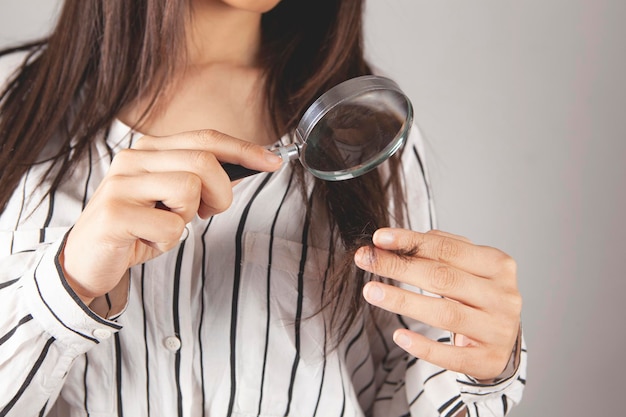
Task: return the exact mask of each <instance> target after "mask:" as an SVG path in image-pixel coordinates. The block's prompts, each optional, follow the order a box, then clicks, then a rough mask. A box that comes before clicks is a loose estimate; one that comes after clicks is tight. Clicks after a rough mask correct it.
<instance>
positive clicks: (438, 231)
mask: <svg viewBox="0 0 626 417" xmlns="http://www.w3.org/2000/svg"><path fill="white" fill-rule="evenodd" d="M426 233H430V234H433V235H438V236H442V237H451V238H453V239H456V240H460V241H462V242H465V243H472V241H471V240H470V239H468V238H466V237H465V236H461V235H455V234H454V233H449V232H444V231H443V230H438V229H432V230H429V231H428V232H426Z"/></svg>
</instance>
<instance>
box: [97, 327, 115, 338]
mask: <svg viewBox="0 0 626 417" xmlns="http://www.w3.org/2000/svg"><path fill="white" fill-rule="evenodd" d="M93 336H94V337H95V338H96V339H108V338H109V337H111V332H110V331H109V330H106V329H96V330H94V331H93Z"/></svg>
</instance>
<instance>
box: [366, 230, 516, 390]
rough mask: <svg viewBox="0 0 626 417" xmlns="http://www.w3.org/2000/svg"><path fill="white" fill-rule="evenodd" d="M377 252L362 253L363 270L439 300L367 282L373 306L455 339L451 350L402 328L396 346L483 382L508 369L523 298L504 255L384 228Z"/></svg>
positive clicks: (434, 235)
mask: <svg viewBox="0 0 626 417" xmlns="http://www.w3.org/2000/svg"><path fill="white" fill-rule="evenodd" d="M373 242H374V246H375V247H374V248H368V247H362V248H360V249H359V250H358V251H357V253H356V255H355V261H356V264H357V266H359V267H360V268H362V269H364V270H367V271H370V272H372V273H374V274H377V275H380V276H383V277H388V278H391V279H393V280H395V281H400V282H404V283H406V284H409V285H412V286H415V287H419V288H421V289H423V290H425V291H428V292H431V293H434V294H438V295H441V296H442V298H439V297H431V296H427V295H421V294H417V293H415V292H412V291H409V290H407V289H403V288H400V287H396V286H392V285H387V284H383V283H381V282H375V281H372V282H368V283H367V284H366V285H365V287H364V289H363V294H364V296H365V299H366V300H367V301H368V302H369V303H370V304H372V305H375V306H377V307H380V308H383V309H385V310H388V311H391V312H393V313H397V314H400V315H403V316H406V317H410V318H413V319H415V320H419V321H421V322H423V323H426V324H429V325H431V326H434V327H438V328H441V329H446V330H449V331H451V332H453V333H454V334H455V343H454V346H452V345H448V344H443V343H439V342H437V341H434V340H430V339H428V338H427V337H425V336H424V335H421V334H418V333H415V332H412V331H410V330H407V329H398V330H396V332H395V333H394V336H393V338H394V341H395V342H396V344H398V345H399V346H400V347H402V348H403V349H404V350H406V351H407V352H409V353H410V354H412V355H414V356H416V357H418V358H421V359H424V360H426V361H428V362H431V363H433V364H435V365H437V366H440V367H442V368H446V369H449V370H452V371H456V372H460V373H464V374H467V375H470V376H472V377H474V378H476V379H479V380H491V379H493V378H496V377H497V376H498V375H500V374H501V373H502V371H503V370H504V369H505V367H506V365H507V363H508V361H509V359H510V357H511V352H512V351H513V346H514V345H515V342H516V340H517V336H518V332H519V327H520V313H521V308H522V298H521V295H520V293H519V291H518V289H517V275H516V264H515V261H514V260H513V259H512V258H511V257H510V256H508V255H507V254H505V253H503V252H502V251H500V250H498V249H495V248H491V247H486V246H478V245H475V244H473V243H472V242H470V241H469V240H468V239H466V238H464V237H461V236H456V235H452V234H449V233H445V232H441V231H437V230H433V231H430V232H428V233H418V232H413V231H410V230H405V229H390V228H386V229H380V230H378V231H376V233H375V234H374V237H373Z"/></svg>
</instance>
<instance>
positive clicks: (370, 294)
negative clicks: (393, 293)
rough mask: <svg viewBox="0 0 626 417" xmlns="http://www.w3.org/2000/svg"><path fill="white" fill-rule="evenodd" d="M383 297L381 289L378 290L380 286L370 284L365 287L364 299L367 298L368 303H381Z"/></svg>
mask: <svg viewBox="0 0 626 417" xmlns="http://www.w3.org/2000/svg"><path fill="white" fill-rule="evenodd" d="M384 297H385V293H384V292H383V289H382V288H380V286H378V285H376V284H370V285H368V286H366V287H365V298H367V299H368V301H372V302H379V301H382V299H383V298H384Z"/></svg>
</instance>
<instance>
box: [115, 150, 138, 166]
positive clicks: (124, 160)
mask: <svg viewBox="0 0 626 417" xmlns="http://www.w3.org/2000/svg"><path fill="white" fill-rule="evenodd" d="M134 154H135V150H133V149H122V150H120V151H119V152H117V154H116V155H115V157H114V158H113V162H112V163H111V166H112V167H117V166H118V165H127V164H128V163H129V162H130V161H132V159H133V158H134Z"/></svg>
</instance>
